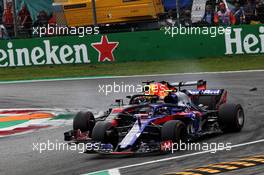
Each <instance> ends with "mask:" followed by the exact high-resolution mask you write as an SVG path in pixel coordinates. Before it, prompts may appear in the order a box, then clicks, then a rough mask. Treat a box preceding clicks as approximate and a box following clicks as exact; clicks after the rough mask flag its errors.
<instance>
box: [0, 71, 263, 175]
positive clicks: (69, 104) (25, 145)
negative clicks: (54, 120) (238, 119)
mask: <svg viewBox="0 0 264 175" xmlns="http://www.w3.org/2000/svg"><path fill="white" fill-rule="evenodd" d="M199 79H204V80H207V83H208V88H212V89H214V88H224V89H226V90H227V91H228V101H229V102H235V103H240V104H241V105H242V106H243V108H244V111H245V116H246V122H245V125H244V128H243V130H242V131H241V132H239V133H232V134H224V135H219V136H216V137H212V138H207V139H206V140H202V142H207V143H220V142H221V143H231V144H232V145H233V146H234V147H232V149H231V150H230V151H217V152H216V153H202V154H193V153H194V151H178V152H176V153H174V154H165V155H147V156H133V157H123V158H112V157H104V156H99V155H88V154H79V153H78V152H77V151H69V150H68V151H62V150H52V151H44V152H42V153H40V152H39V151H36V150H33V143H42V142H44V143H46V142H47V141H48V140H49V141H51V142H64V141H63V133H64V132H65V131H68V130H70V129H71V128H72V126H70V125H66V126H60V127H55V128H49V129H42V130H38V131H36V132H31V133H26V134H22V135H15V136H9V137H3V138H0V150H1V151H0V174H1V175H16V174H21V175H28V174H35V175H46V174H49V175H52V174H56V175H57V174H61V175H63V174H85V173H90V172H95V171H100V170H107V169H113V168H120V167H121V169H120V173H121V174H134V175H139V174H146V175H156V174H166V173H172V174H173V173H174V174H175V173H176V172H180V171H186V170H187V169H195V168H198V167H204V166H208V165H209V164H216V163H219V162H230V161H237V160H239V159H241V158H246V157H252V156H260V155H264V141H263V142H257V143H252V144H245V143H250V142H254V141H258V140H262V139H264V72H262V71H253V72H235V73H206V74H176V75H160V76H158V75H157V76H145V77H144V76H139V77H119V78H108V79H103V78H102V79H82V80H61V81H43V82H24V83H9V84H0V105H1V108H62V109H87V110H93V111H103V110H105V109H107V107H108V106H109V105H110V104H113V103H114V100H115V99H119V98H125V97H126V96H127V95H129V93H127V92H123V93H122V92H120V93H110V94H108V95H107V96H106V95H105V93H103V92H102V90H101V92H99V90H100V88H99V85H100V86H102V85H108V84H110V85H113V82H115V83H116V84H122V83H123V84H133V85H138V84H139V85H141V84H142V82H143V81H149V80H156V81H161V80H165V81H169V82H175V81H195V80H199ZM235 145H239V146H237V147H236V146H235ZM186 155H187V156H186ZM173 157H174V158H173ZM170 158H172V159H170ZM262 159H264V157H263V158H262ZM151 161H152V162H151ZM263 163H264V160H263ZM131 165H132V166H131ZM207 174H210V173H207ZM220 174H226V175H231V174H241V175H242V174H243V175H253V174H258V175H261V174H264V164H259V165H256V166H251V167H247V168H242V169H236V170H233V171H228V172H224V173H220ZM197 175H198V174H197ZM202 175H203V174H202Z"/></svg>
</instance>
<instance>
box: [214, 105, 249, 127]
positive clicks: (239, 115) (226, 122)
mask: <svg viewBox="0 0 264 175" xmlns="http://www.w3.org/2000/svg"><path fill="white" fill-rule="evenodd" d="M244 123H245V115H244V110H243V108H242V106H241V105H240V104H223V105H221V106H220V108H219V125H220V128H221V129H222V131H223V132H239V131H241V129H242V128H243V126H244Z"/></svg>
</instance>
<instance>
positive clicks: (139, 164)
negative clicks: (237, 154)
mask: <svg viewBox="0 0 264 175" xmlns="http://www.w3.org/2000/svg"><path fill="white" fill-rule="evenodd" d="M262 142H264V139H261V140H256V141H252V142H246V143H241V144H237V145H232V146H230V147H231V148H238V147H242V146H248V145H253V144H256V143H262ZM230 147H225V148H222V149H216V151H222V150H225V149H227V148H230ZM212 151H215V150H207V151H201V152H196V153H191V154H185V155H181V156H174V157H168V158H164V159H158V160H153V161H148V162H142V163H137V164H132V165H127V166H121V167H117V168H111V169H107V170H101V171H96V172H91V173H87V174H86V175H92V174H97V173H100V172H105V171H114V170H115V171H116V170H121V169H127V168H133V167H138V166H143V165H148V164H154V163H160V162H165V161H169V160H175V159H180V158H186V157H191V156H196V155H201V154H206V153H210V152H212Z"/></svg>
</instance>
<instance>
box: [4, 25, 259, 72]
mask: <svg viewBox="0 0 264 175" xmlns="http://www.w3.org/2000/svg"><path fill="white" fill-rule="evenodd" d="M217 29H219V27H217V28H215V29H214V30H212V31H215V30H217ZM182 30H184V29H182ZM231 31H232V32H231V33H230V34H225V35H224V34H217V33H216V35H215V36H214V37H213V36H212V35H211V34H205V33H200V34H197V33H192V34H186V33H185V35H183V34H177V35H174V36H173V37H172V36H171V34H169V33H166V32H168V31H166V30H160V31H157V30H156V31H144V32H143V31H140V32H127V33H112V34H107V35H89V36H85V37H78V36H60V37H45V38H32V39H14V40H2V41H0V48H1V49H0V66H1V67H16V66H34V65H52V64H98V63H99V62H129V61H153V60H174V59H181V58H189V59H192V58H202V57H219V56H224V55H236V54H257V55H259V54H264V25H243V26H235V27H232V29H231ZM175 69H177V68H175Z"/></svg>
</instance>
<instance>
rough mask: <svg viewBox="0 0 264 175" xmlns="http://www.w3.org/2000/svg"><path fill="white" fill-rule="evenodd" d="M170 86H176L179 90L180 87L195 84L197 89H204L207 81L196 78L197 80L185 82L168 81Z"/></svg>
mask: <svg viewBox="0 0 264 175" xmlns="http://www.w3.org/2000/svg"><path fill="white" fill-rule="evenodd" d="M170 85H171V86H175V87H178V88H179V90H181V87H186V86H196V87H197V89H198V90H206V88H207V86H206V85H207V82H206V81H205V80H198V81H186V82H174V83H170Z"/></svg>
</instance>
